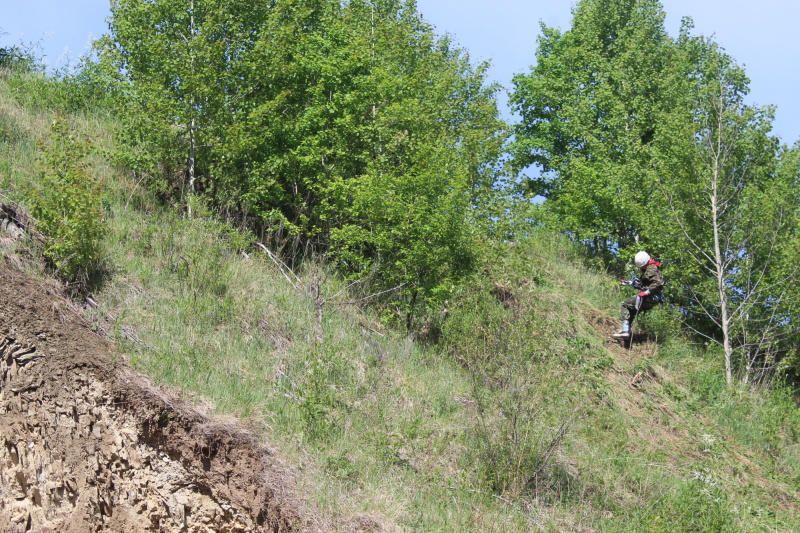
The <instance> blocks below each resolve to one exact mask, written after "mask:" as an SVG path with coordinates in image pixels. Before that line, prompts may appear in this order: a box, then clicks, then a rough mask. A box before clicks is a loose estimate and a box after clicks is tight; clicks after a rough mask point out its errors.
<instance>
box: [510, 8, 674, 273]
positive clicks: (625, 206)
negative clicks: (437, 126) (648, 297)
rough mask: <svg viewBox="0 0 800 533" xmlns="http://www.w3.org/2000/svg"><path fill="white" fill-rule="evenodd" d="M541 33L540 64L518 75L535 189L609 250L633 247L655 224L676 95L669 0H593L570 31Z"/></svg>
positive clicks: (566, 220)
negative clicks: (656, 148)
mask: <svg viewBox="0 0 800 533" xmlns="http://www.w3.org/2000/svg"><path fill="white" fill-rule="evenodd" d="M541 32H542V33H541V36H540V37H539V46H538V49H537V52H536V65H535V66H534V67H531V71H530V73H529V74H519V75H517V76H515V77H514V86H515V90H514V92H513V93H512V95H511V99H510V102H511V105H512V107H513V108H514V109H515V110H516V111H518V112H519V113H520V114H521V116H522V122H521V123H520V124H518V125H517V126H516V127H515V131H514V133H515V141H514V142H513V143H512V145H511V152H512V155H513V156H514V162H515V166H516V167H518V168H524V167H527V166H528V165H531V164H536V165H537V166H538V169H539V170H541V175H540V176H539V177H538V178H533V179H529V181H528V182H527V188H528V192H529V193H530V194H531V195H542V196H545V197H546V198H547V200H548V203H549V204H551V205H550V209H551V210H553V211H554V212H555V213H556V214H557V216H558V222H559V227H561V228H563V229H564V230H565V231H568V232H569V233H570V234H571V235H573V236H574V237H575V238H576V239H577V240H579V241H581V242H587V243H589V244H591V245H592V246H593V248H594V250H595V251H596V252H597V253H598V254H601V255H603V256H605V257H606V258H607V259H608V258H610V257H611V254H614V253H620V254H621V255H622V256H623V257H625V256H628V255H632V254H633V253H635V251H637V250H636V248H637V247H638V246H639V243H638V237H640V236H647V233H648V229H649V228H648V225H649V224H651V222H650V220H649V214H650V211H651V204H652V203H653V202H654V201H657V199H656V198H653V197H652V189H653V187H652V184H653V175H652V171H651V165H650V164H649V158H650V151H651V149H652V143H653V140H654V137H655V135H656V130H657V119H658V115H659V114H660V112H661V111H662V110H663V109H667V108H669V107H670V106H671V103H672V100H671V96H672V95H671V94H670V93H669V92H668V91H666V90H665V88H666V87H668V83H669V77H668V76H667V73H668V70H669V68H670V61H669V57H670V56H669V54H670V44H671V40H670V39H669V38H668V37H667V35H666V32H665V30H664V12H663V9H662V6H661V4H660V3H659V2H658V1H657V0H583V1H582V2H578V3H577V5H576V7H575V8H574V10H573V23H572V28H571V29H570V30H568V31H566V32H563V33H562V32H560V31H559V30H557V29H554V28H548V27H546V26H544V25H543V26H542V28H541Z"/></svg>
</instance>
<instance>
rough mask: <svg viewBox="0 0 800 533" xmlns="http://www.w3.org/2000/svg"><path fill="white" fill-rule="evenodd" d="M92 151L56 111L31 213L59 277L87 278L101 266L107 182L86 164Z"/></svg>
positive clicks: (43, 151) (70, 278) (44, 152)
mask: <svg viewBox="0 0 800 533" xmlns="http://www.w3.org/2000/svg"><path fill="white" fill-rule="evenodd" d="M90 149H91V143H90V141H89V140H88V139H87V138H83V137H81V136H80V135H78V134H77V133H76V132H75V131H74V130H72V129H71V128H70V126H69V123H68V122H67V120H66V119H65V118H64V117H62V116H60V115H56V116H55V119H54V120H53V124H52V126H51V134H50V139H49V140H48V141H47V142H45V143H42V145H41V146H40V154H41V160H40V161H41V162H40V168H41V170H40V173H39V182H38V184H36V186H35V187H34V188H33V192H32V199H31V200H32V206H31V213H32V214H33V216H34V217H35V218H36V219H37V221H38V225H37V229H38V230H39V231H40V232H41V233H43V234H44V237H45V246H44V256H45V257H46V258H47V259H48V260H49V261H50V262H51V264H52V265H53V266H54V267H55V269H56V271H57V272H58V273H59V275H60V276H62V277H64V278H66V279H68V280H79V281H84V282H85V281H87V280H88V278H89V277H90V276H91V275H92V274H93V273H94V272H95V271H96V270H97V269H98V268H99V266H100V260H101V256H102V248H101V241H102V239H103V236H104V235H105V233H106V225H105V223H104V221H103V212H102V207H101V202H102V197H103V186H102V184H101V183H100V182H99V181H98V179H97V178H96V177H95V176H93V175H92V174H90V173H89V172H88V170H87V166H86V162H85V159H86V157H87V155H88V154H89V151H90Z"/></svg>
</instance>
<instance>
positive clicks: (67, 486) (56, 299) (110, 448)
mask: <svg viewBox="0 0 800 533" xmlns="http://www.w3.org/2000/svg"><path fill="white" fill-rule="evenodd" d="M0 280H2V281H0V378H1V379H0V443H2V445H1V446H0V524H1V525H0V531H2V532H17V531H60V532H85V531H120V532H122V531H125V532H131V531H165V532H167V531H218V532H245V531H248V532H249V531H253V532H255V531H272V532H288V531H297V530H302V529H304V528H305V527H306V526H309V524H310V523H311V519H310V518H309V517H305V518H303V514H302V511H301V506H300V504H299V503H298V502H297V501H296V500H295V499H294V498H293V496H292V487H293V476H292V473H291V471H290V470H288V469H287V468H286V467H285V466H284V465H282V463H281V461H280V459H279V458H278V457H276V455H275V453H274V452H273V451H271V450H270V449H268V448H267V447H265V446H263V445H260V444H259V443H258V442H257V441H256V439H255V438H254V437H253V436H252V435H250V434H249V433H247V432H246V431H245V430H243V429H241V428H238V427H236V426H235V425H234V424H232V423H225V422H221V421H217V420H213V419H210V418H208V417H206V416H204V415H203V414H201V413H199V412H197V411H196V410H194V409H193V408H191V407H188V406H187V405H185V404H183V403H182V402H180V401H179V400H177V399H176V398H174V397H171V396H170V395H168V394H166V393H164V392H161V391H159V390H157V389H156V388H155V387H153V386H151V385H150V384H149V383H148V381H147V380H146V379H145V378H143V377H142V376H140V375H137V374H136V373H134V372H133V371H131V370H130V369H129V368H128V367H127V366H126V365H125V364H124V362H122V361H121V360H120V359H119V358H118V356H117V355H116V354H115V351H114V349H113V348H112V347H111V346H110V345H109V344H108V343H107V342H106V341H104V340H103V339H102V338H100V337H99V336H97V335H96V334H94V333H93V332H92V331H91V330H90V329H89V327H87V325H86V323H85V322H84V320H83V319H82V318H81V317H80V315H79V314H78V313H76V312H75V310H74V309H73V307H72V306H71V304H70V303H69V302H68V301H66V300H65V299H63V298H62V297H61V296H60V295H59V294H58V293H57V292H56V291H55V290H54V288H53V287H51V286H48V284H47V282H40V281H35V280H33V279H32V278H30V277H28V276H27V275H25V274H23V273H22V272H20V271H18V270H16V269H15V268H14V267H13V266H11V265H10V263H9V262H8V261H3V262H2V263H1V264H0ZM304 524H305V525H304Z"/></svg>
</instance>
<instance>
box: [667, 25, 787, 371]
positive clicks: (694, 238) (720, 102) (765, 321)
mask: <svg viewBox="0 0 800 533" xmlns="http://www.w3.org/2000/svg"><path fill="white" fill-rule="evenodd" d="M689 29H690V27H689V26H685V27H684V29H683V30H682V35H681V38H680V40H679V42H678V47H679V48H680V50H681V53H680V54H679V55H676V58H679V59H681V60H682V63H681V64H682V67H681V68H680V69H678V71H677V72H676V79H675V85H674V87H675V90H676V91H679V92H681V93H682V95H683V96H682V99H683V101H682V105H680V106H678V107H676V109H675V110H674V111H673V112H671V113H668V114H665V115H664V117H663V127H662V137H661V138H660V140H659V142H660V143H661V150H660V152H659V156H658V157H657V159H656V167H657V168H658V171H659V172H658V175H659V181H658V182H659V188H660V190H661V192H662V193H663V197H664V199H665V203H664V211H665V213H666V214H665V216H664V217H663V220H664V224H663V225H662V229H663V230H664V233H663V235H662V238H663V240H664V241H665V242H667V243H669V244H668V246H669V255H670V258H671V262H672V264H673V265H674V268H673V269H672V272H674V273H675V275H674V277H673V280H674V282H675V284H676V285H677V286H676V287H675V288H674V289H673V291H675V292H679V293H682V295H683V296H684V297H685V299H684V300H683V307H682V309H683V311H684V313H685V314H686V318H687V320H686V322H687V324H689V325H690V327H692V328H693V329H694V330H695V331H696V332H698V333H700V334H702V335H703V336H705V337H706V338H707V339H709V340H710V341H712V342H713V343H716V344H718V345H719V346H720V347H721V349H722V353H723V354H724V364H725V378H726V381H727V383H728V385H731V384H732V383H733V379H734V373H735V366H736V364H737V363H738V364H740V365H741V368H742V371H743V374H742V377H743V380H744V381H748V379H749V377H750V375H751V374H752V371H753V369H754V367H755V363H756V361H758V360H759V359H761V358H763V356H764V350H768V349H769V346H770V341H769V340H770V339H771V338H772V336H773V335H774V334H775V332H776V329H777V328H779V327H780V325H781V323H782V317H781V313H780V312H779V309H780V305H779V304H780V302H781V300H782V298H783V297H784V296H785V290H786V288H787V285H786V283H785V282H783V281H782V280H776V279H775V277H774V276H772V275H771V269H772V267H773V266H774V265H775V262H776V261H777V260H778V258H779V251H780V250H781V236H782V233H783V232H784V231H786V229H787V228H788V227H789V224H790V223H791V222H792V217H791V216H790V212H791V205H790V203H789V202H787V201H786V200H785V198H786V196H785V193H784V191H783V189H784V188H785V186H786V185H787V183H786V182H783V181H781V180H780V179H779V177H778V175H777V174H776V163H777V161H778V154H779V144H778V141H777V139H776V138H775V137H772V136H771V135H770V131H771V124H772V120H773V110H772V109H771V108H769V107H765V108H757V107H753V106H749V105H746V104H745V103H744V96H745V95H746V94H747V91H748V79H747V77H746V76H745V73H744V71H743V70H742V69H741V68H740V67H739V66H738V65H736V64H735V62H734V61H733V59H732V58H731V57H730V56H728V55H727V54H725V53H724V51H723V50H721V49H720V48H719V47H718V46H717V45H716V44H715V43H713V41H711V40H710V39H706V38H703V37H691V36H689V34H688V30H689ZM678 101H680V98H679V99H678Z"/></svg>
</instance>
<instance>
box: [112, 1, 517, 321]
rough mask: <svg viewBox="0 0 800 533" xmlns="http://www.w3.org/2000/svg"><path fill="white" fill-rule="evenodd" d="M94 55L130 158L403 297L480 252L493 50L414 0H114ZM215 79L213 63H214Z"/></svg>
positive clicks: (428, 290) (439, 281)
mask: <svg viewBox="0 0 800 533" xmlns="http://www.w3.org/2000/svg"><path fill="white" fill-rule="evenodd" d="M112 12H113V18H112V22H111V28H112V34H111V40H109V41H107V42H105V43H103V44H102V46H100V50H101V58H102V59H101V62H100V65H101V67H102V69H105V72H107V76H108V79H109V80H117V81H115V82H113V83H112V85H113V86H115V87H116V91H117V92H118V94H119V95H120V97H121V105H122V107H121V109H120V111H121V112H122V113H123V116H124V117H125V121H126V124H127V125H126V128H125V129H124V131H123V132H122V133H123V140H124V141H125V143H126V145H127V148H126V151H125V153H124V154H123V157H122V158H121V161H123V162H125V163H126V164H128V165H133V166H135V167H136V168H137V169H138V170H140V171H141V172H142V173H144V174H145V175H149V176H150V178H148V181H149V184H150V186H151V187H152V188H153V189H154V190H156V191H158V192H159V193H161V194H162V195H164V196H166V197H182V196H183V194H184V193H185V192H188V193H193V192H197V193H203V194H205V195H207V196H208V197H209V198H210V199H212V201H213V202H214V203H215V205H216V206H218V207H219V208H222V209H225V211H226V212H228V213H233V214H234V216H237V217H238V218H240V219H241V220H244V221H247V222H248V223H250V224H251V225H252V227H254V228H255V229H256V230H257V232H258V234H259V235H263V236H264V240H265V241H266V242H268V243H269V244H272V245H274V246H276V247H279V248H282V252H283V256H284V257H288V258H289V259H292V260H299V259H300V258H301V256H303V254H305V253H306V251H307V250H309V249H311V250H314V251H317V252H332V254H333V257H334V258H335V260H336V261H337V263H338V265H339V266H340V267H341V268H342V269H343V270H344V271H346V272H349V273H351V274H352V276H353V277H354V278H355V277H361V278H366V277H369V278H371V280H372V283H373V286H374V287H376V292H377V291H379V290H381V289H388V288H391V287H401V289H402V295H401V298H399V299H398V298H397V294H396V293H394V294H393V295H392V297H393V298H394V301H395V302H397V303H402V306H401V307H403V308H404V309H403V310H404V311H406V312H410V311H411V310H412V308H415V307H421V308H422V309H424V305H425V302H426V301H427V299H428V298H430V297H431V296H434V295H436V294H437V293H441V292H442V288H443V287H446V286H447V284H448V283H449V282H450V280H452V279H457V278H459V277H460V276H463V275H464V274H465V273H466V272H468V271H469V269H470V268H471V267H472V265H473V264H474V259H475V257H476V254H477V253H478V244H477V240H476V238H475V236H474V235H473V231H472V229H471V228H472V222H473V217H475V218H479V217H482V216H483V215H484V213H483V210H482V209H481V208H482V206H483V205H484V203H485V202H486V199H487V198H488V197H489V196H490V195H491V194H492V186H493V184H494V181H495V179H496V175H497V172H498V168H497V165H496V162H497V160H498V158H499V155H500V149H501V146H502V143H503V141H504V137H505V133H504V125H503V123H502V122H501V121H500V120H499V119H498V118H497V114H498V113H497V109H496V103H495V93H496V90H497V88H496V87H491V86H487V85H486V83H485V69H486V66H485V65H481V66H479V67H477V68H475V67H473V66H472V65H470V63H469V59H468V57H467V55H466V53H465V52H464V51H462V50H458V49H455V48H454V47H453V46H452V45H451V44H450V43H449V42H448V41H447V40H446V39H438V38H436V37H435V35H434V34H433V31H432V29H431V28H430V26H429V25H427V24H426V23H425V22H424V21H422V19H421V18H420V17H419V15H418V13H417V12H416V8H415V5H414V3H413V2H400V1H394V0H392V1H377V2H369V1H363V0H353V1H351V2H347V3H339V2H330V1H322V0H285V1H280V2H276V3H273V4H263V3H262V4H258V5H253V4H252V3H250V2H234V3H231V2H219V1H216V0H193V1H190V0H182V1H178V0H169V1H168V0H160V1H157V2H148V3H142V2H138V1H133V0H131V1H121V2H117V3H115V4H114V6H113V9H112ZM212 80H213V81H212Z"/></svg>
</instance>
